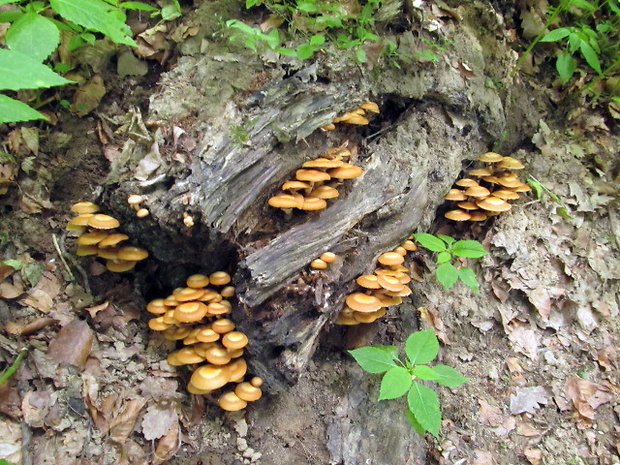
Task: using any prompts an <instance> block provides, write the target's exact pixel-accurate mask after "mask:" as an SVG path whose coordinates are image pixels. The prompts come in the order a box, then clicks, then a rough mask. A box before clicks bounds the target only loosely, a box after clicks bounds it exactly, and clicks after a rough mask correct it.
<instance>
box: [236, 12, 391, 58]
mask: <svg viewBox="0 0 620 465" xmlns="http://www.w3.org/2000/svg"><path fill="white" fill-rule="evenodd" d="M381 2H382V0H366V1H364V2H360V7H361V9H359V10H358V11H353V10H352V9H351V5H345V4H339V3H333V2H328V1H320V0H296V1H292V0H283V1H278V0H246V8H247V9H250V8H252V7H255V6H258V5H264V6H265V7H266V8H268V9H269V10H270V11H271V12H272V13H273V18H275V19H274V20H272V21H271V23H270V25H269V26H268V27H267V28H266V29H269V30H268V31H262V30H260V29H257V28H254V27H251V26H248V25H247V24H245V23H243V22H242V21H239V20H236V19H232V20H229V21H227V22H226V26H227V27H229V28H231V29H235V30H237V31H239V32H238V33H237V34H233V35H232V36H231V39H232V40H238V41H241V42H242V43H243V44H244V45H245V46H246V47H248V48H249V49H251V50H253V51H258V49H259V48H261V47H266V48H268V49H269V50H272V51H275V52H277V53H280V54H281V55H285V56H294V57H297V58H298V59H300V60H306V59H309V58H312V56H313V55H314V54H315V53H316V52H317V51H318V50H321V49H322V48H323V46H324V44H325V42H326V41H327V40H329V41H330V42H331V43H333V44H334V45H335V46H336V47H337V48H339V49H343V50H353V51H354V54H355V58H356V60H357V61H358V62H360V63H364V62H365V61H366V52H365V51H364V49H363V48H362V46H363V45H364V44H365V43H366V42H369V41H370V42H373V41H377V40H379V36H378V35H377V34H375V32H374V29H375V18H374V14H375V13H376V12H377V10H378V9H379V7H380V6H381ZM281 24H285V25H286V26H287V28H288V30H289V32H290V35H291V38H294V39H295V40H297V41H299V39H300V38H301V43H300V44H299V45H297V46H295V47H293V48H289V47H285V46H283V42H284V39H283V37H282V35H281V31H280V30H279V29H278V27H279V26H280V25H281ZM392 52H393V51H392Z"/></svg>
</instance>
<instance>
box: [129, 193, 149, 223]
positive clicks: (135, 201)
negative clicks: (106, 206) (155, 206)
mask: <svg viewBox="0 0 620 465" xmlns="http://www.w3.org/2000/svg"><path fill="white" fill-rule="evenodd" d="M145 200H146V199H145V198H144V196H143V195H139V194H131V195H130V196H129V197H127V203H128V204H129V206H130V207H131V208H132V210H133V211H135V212H136V216H137V217H138V218H146V217H147V216H149V215H150V212H149V211H148V210H147V209H146V208H144V207H143V206H142V202H144V201H145Z"/></svg>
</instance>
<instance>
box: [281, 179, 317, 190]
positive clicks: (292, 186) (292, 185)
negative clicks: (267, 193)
mask: <svg viewBox="0 0 620 465" xmlns="http://www.w3.org/2000/svg"><path fill="white" fill-rule="evenodd" d="M310 187H311V185H310V184H308V183H307V182H304V181H286V182H285V183H284V184H282V190H283V191H288V190H291V191H296V190H299V189H309V188H310Z"/></svg>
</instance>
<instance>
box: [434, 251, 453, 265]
mask: <svg viewBox="0 0 620 465" xmlns="http://www.w3.org/2000/svg"><path fill="white" fill-rule="evenodd" d="M450 260H452V254H451V253H450V252H439V253H438V254H437V258H436V259H435V261H436V262H437V263H446V262H449V261H450Z"/></svg>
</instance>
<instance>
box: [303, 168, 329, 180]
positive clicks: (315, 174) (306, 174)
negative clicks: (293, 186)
mask: <svg viewBox="0 0 620 465" xmlns="http://www.w3.org/2000/svg"><path fill="white" fill-rule="evenodd" d="M336 169H337V168H336ZM295 177H296V178H297V180H298V181H308V182H321V181H329V180H330V179H331V176H330V175H329V174H327V173H326V172H325V171H321V170H315V169H298V170H297V171H295Z"/></svg>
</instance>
